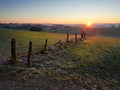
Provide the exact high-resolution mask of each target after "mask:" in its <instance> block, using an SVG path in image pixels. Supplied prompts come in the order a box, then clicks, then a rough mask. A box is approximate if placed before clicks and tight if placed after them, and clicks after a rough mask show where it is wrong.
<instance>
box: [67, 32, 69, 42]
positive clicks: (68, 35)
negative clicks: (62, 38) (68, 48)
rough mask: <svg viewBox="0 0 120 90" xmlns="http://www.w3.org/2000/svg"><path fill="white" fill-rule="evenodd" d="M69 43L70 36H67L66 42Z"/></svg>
mask: <svg viewBox="0 0 120 90" xmlns="http://www.w3.org/2000/svg"><path fill="white" fill-rule="evenodd" d="M68 41H69V34H67V39H66V42H68Z"/></svg>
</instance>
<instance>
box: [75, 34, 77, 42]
mask: <svg viewBox="0 0 120 90" xmlns="http://www.w3.org/2000/svg"><path fill="white" fill-rule="evenodd" d="M75 42H76V43H77V33H75Z"/></svg>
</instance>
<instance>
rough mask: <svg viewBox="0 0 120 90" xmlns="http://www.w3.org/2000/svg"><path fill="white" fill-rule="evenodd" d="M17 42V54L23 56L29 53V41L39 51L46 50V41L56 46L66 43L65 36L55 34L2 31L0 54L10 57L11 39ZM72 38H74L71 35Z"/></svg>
mask: <svg viewBox="0 0 120 90" xmlns="http://www.w3.org/2000/svg"><path fill="white" fill-rule="evenodd" d="M12 38H14V39H16V41H17V53H18V54H22V53H26V52H27V51H28V45H29V41H32V42H33V50H34V51H36V50H37V51H39V50H40V49H42V48H44V43H45V39H48V45H52V44H55V43H56V42H58V41H59V40H62V41H65V40H66V35H65V34H55V33H47V32H33V31H23V30H0V54H1V55H10V49H11V39H12ZM70 38H73V36H72V35H71V37H70Z"/></svg>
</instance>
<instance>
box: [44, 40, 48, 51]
mask: <svg viewBox="0 0 120 90" xmlns="http://www.w3.org/2000/svg"><path fill="white" fill-rule="evenodd" d="M47 44H48V39H46V40H45V46H44V50H45V51H46V50H47Z"/></svg>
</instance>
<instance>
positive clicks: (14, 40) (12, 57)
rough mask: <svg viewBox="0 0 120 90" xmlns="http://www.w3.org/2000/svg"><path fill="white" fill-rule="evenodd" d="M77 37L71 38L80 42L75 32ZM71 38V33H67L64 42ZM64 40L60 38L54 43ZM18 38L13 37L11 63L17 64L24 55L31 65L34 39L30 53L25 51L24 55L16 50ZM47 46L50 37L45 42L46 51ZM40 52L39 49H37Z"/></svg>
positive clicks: (45, 49) (30, 45)
mask: <svg viewBox="0 0 120 90" xmlns="http://www.w3.org/2000/svg"><path fill="white" fill-rule="evenodd" d="M74 35H75V38H72V39H71V40H72V41H74V42H75V43H77V42H78V39H79V38H78V35H77V33H75V34H74ZM69 39H70V35H69V34H67V37H66V41H65V42H64V43H68V42H69ZM61 41H62V40H59V41H58V42H57V43H55V44H54V45H55V46H56V45H57V44H59V43H61ZM16 42H17V41H16V39H11V59H10V61H11V64H16V63H17V62H18V58H21V57H22V56H27V65H28V66H29V65H30V64H31V55H32V53H33V51H32V50H33V43H32V41H30V42H29V48H28V53H25V54H24V55H23V54H21V55H17V52H16V51H17V50H16ZM47 47H48V39H45V44H44V48H43V50H44V51H47ZM36 52H38V51H36Z"/></svg>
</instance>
